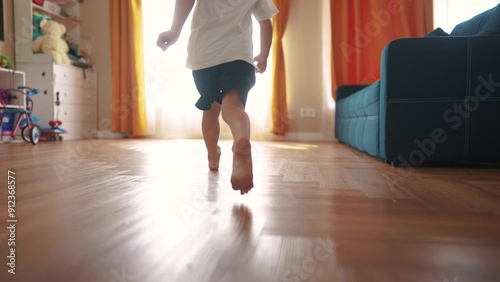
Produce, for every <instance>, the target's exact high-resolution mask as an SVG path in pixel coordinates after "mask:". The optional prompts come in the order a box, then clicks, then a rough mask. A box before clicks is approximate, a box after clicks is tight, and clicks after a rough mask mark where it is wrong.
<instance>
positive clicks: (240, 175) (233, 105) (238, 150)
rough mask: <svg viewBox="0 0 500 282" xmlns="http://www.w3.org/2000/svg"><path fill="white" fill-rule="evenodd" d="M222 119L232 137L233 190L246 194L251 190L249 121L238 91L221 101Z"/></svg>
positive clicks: (230, 93)
mask: <svg viewBox="0 0 500 282" xmlns="http://www.w3.org/2000/svg"><path fill="white" fill-rule="evenodd" d="M222 118H223V119H224V121H225V122H226V123H227V124H228V125H229V127H230V128H231V133H232V135H233V140H234V144H233V172H232V174H231V184H232V186H233V189H235V190H240V192H241V194H246V193H248V191H250V189H252V188H253V173H252V153H251V145H250V141H249V139H250V119H249V118H248V115H247V113H246V112H245V108H244V106H243V103H242V101H241V93H240V91H239V90H238V89H232V90H228V91H226V92H225V93H224V97H223V99H222Z"/></svg>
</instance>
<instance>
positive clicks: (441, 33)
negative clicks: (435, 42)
mask: <svg viewBox="0 0 500 282" xmlns="http://www.w3.org/2000/svg"><path fill="white" fill-rule="evenodd" d="M448 35H449V34H448V33H447V32H446V31H444V30H443V29H441V28H440V27H438V28H436V29H435V30H433V31H431V32H429V33H427V35H425V36H426V37H433V36H448Z"/></svg>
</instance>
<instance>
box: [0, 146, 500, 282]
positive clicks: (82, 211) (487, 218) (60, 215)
mask: <svg viewBox="0 0 500 282" xmlns="http://www.w3.org/2000/svg"><path fill="white" fill-rule="evenodd" d="M220 145H221V148H222V159H221V165H220V170H219V171H217V172H214V171H209V170H208V167H207V160H206V152H205V148H204V145H203V142H202V141H201V140H95V141H75V142H60V143H40V144H39V145H37V146H31V145H30V146H26V144H0V149H1V150H2V154H0V160H1V167H2V171H3V172H1V173H2V175H5V173H4V172H5V171H7V170H9V169H10V170H13V171H15V172H16V175H17V194H16V196H17V197H18V198H17V199H18V200H17V201H16V215H17V220H18V222H17V229H16V230H17V231H16V275H15V276H14V275H10V274H8V273H7V268H6V266H5V264H3V266H0V281H22V282H29V281H36V282H39V281H55V282H59V281H72V282H73V281H74V282H87V281H88V282H93V281H103V282H132V281H140V282H157V281H160V282H162V281H165V282H184V281H188V282H190V281H194V282H198V281H200V282H212V281H213V282H220V281H221V282H224V281H228V282H234V281H238V282H240V281H241V282H253V281H259V282H260V281H271V282H274V281H280V282H281V281H294V282H296V281H310V282H312V281H320V282H322V281H334V282H336V281H339V282H344V281H345V282H350V281H357V282H365V281H366V282H379V281H380V282H392V281H394V282H400V281H401V282H407V281H418V282H427V281H429V282H445V281H450V282H490V281H491V282H497V281H500V269H499V268H498V265H500V169H498V168H492V167H490V168H454V169H451V168H421V169H416V170H415V171H413V172H412V173H408V172H407V171H402V170H399V169H396V168H392V167H390V166H388V165H386V164H385V163H383V162H381V161H379V160H377V159H373V158H371V157H369V156H367V155H365V154H363V153H360V152H358V151H356V150H353V149H351V148H349V147H346V146H344V145H341V144H338V143H336V142H324V143H322V142H315V143H299V142H254V143H253V151H252V155H253V156H254V175H255V179H254V183H255V188H254V189H252V191H251V192H250V193H249V194H248V195H245V196H241V195H239V193H238V192H236V191H233V190H232V189H231V185H230V183H229V179H230V171H231V167H232V166H231V160H232V159H231V154H230V152H231V145H232V144H231V142H229V141H224V142H222V143H221V144H220ZM4 177H5V176H2V178H1V179H2V182H4V180H5V178H4ZM4 183H5V182H4ZM3 187H5V186H3ZM0 188H1V186H0ZM0 198H1V199H4V200H2V202H3V203H1V204H0V207H2V209H1V210H0V222H2V226H3V227H2V229H1V230H3V231H0V255H1V256H2V257H4V258H5V257H6V256H7V251H6V250H7V239H8V237H9V236H10V235H9V234H7V231H5V230H6V228H5V227H6V226H5V224H6V222H7V213H6V206H5V202H6V199H7V190H6V189H5V188H1V189H0Z"/></svg>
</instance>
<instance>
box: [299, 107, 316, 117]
mask: <svg viewBox="0 0 500 282" xmlns="http://www.w3.org/2000/svg"><path fill="white" fill-rule="evenodd" d="M300 117H302V118H314V117H316V109H311V108H307V109H306V108H304V109H300Z"/></svg>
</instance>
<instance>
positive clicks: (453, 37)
mask: <svg viewBox="0 0 500 282" xmlns="http://www.w3.org/2000/svg"><path fill="white" fill-rule="evenodd" d="M336 94H337V105H336V120H335V135H336V138H337V139H338V140H339V141H340V142H342V143H345V144H348V145H350V146H352V147H354V148H356V149H358V150H361V151H364V152H366V153H368V154H370V155H372V156H375V157H378V158H381V159H383V160H385V161H386V162H388V163H391V164H393V165H395V166H407V167H415V166H421V165H430V164H450V163H483V162H488V163H489V162H493V163H500V5H498V6H497V7H494V8H492V9H490V10H488V11H485V12H483V13H481V14H479V15H477V16H475V17H474V18H472V19H470V20H468V21H466V22H463V23H461V24H459V25H457V26H456V27H455V28H454V29H453V31H452V32H451V33H450V34H449V35H448V34H446V33H445V32H444V31H442V30H440V29H436V30H434V31H433V32H431V33H430V34H428V35H427V36H425V37H419V38H400V39H396V40H394V41H391V42H390V43H389V44H387V46H386V47H385V48H384V51H383V53H382V57H381V73H380V80H379V81H377V82H375V83H373V84H371V85H343V86H340V87H339V88H338V89H337V93H336Z"/></svg>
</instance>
